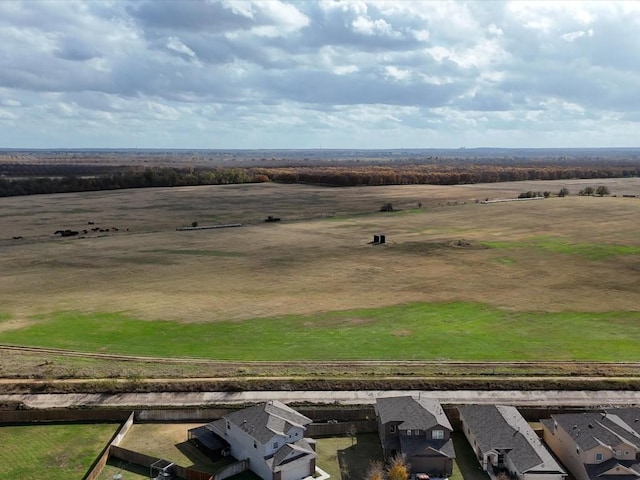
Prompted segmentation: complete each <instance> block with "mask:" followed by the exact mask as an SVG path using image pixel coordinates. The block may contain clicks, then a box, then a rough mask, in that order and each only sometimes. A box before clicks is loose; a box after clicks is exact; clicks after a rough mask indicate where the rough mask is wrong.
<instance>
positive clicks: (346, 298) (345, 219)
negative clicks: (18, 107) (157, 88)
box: [0, 179, 640, 358]
mask: <svg viewBox="0 0 640 480" xmlns="http://www.w3.org/2000/svg"><path fill="white" fill-rule="evenodd" d="M586 185H593V186H597V185H608V186H609V188H610V190H611V192H612V194H614V195H618V196H617V197H615V198H614V197H604V198H596V197H578V196H577V195H575V194H576V193H577V191H578V190H579V189H581V188H584V186H586ZM563 186H568V188H569V190H570V191H571V193H572V195H570V196H569V197H566V198H549V199H545V200H536V201H525V202H510V203H497V204H488V205H483V204H480V203H476V202H475V200H477V199H480V200H484V199H485V198H509V197H515V196H517V194H518V193H520V192H522V191H527V190H534V191H545V190H548V191H552V192H557V191H559V190H560V188H562V187H563ZM622 194H640V179H609V180H601V181H578V180H576V181H571V182H517V183H505V184H488V185H461V186H452V187H444V186H392V187H368V188H323V187H316V186H303V185H276V184H256V185H237V186H236V185H233V186H217V187H185V188H174V189H144V190H123V191H112V192H89V193H81V194H63V195H52V196H34V197H20V198H19V197H13V198H3V199H0V206H1V207H2V208H1V210H0V212H1V213H0V232H2V235H3V238H2V239H0V243H1V247H2V252H3V253H2V255H1V256H0V342H9V341H15V342H17V343H19V342H20V338H22V339H23V340H24V341H25V342H26V341H28V342H29V343H30V344H34V345H39V344H42V345H48V344H51V343H54V344H56V345H62V346H63V347H64V348H71V349H79V350H83V349H87V348H88V349H91V350H102V351H111V350H112V349H114V351H115V350H118V348H120V349H119V351H122V346H121V347H118V346H117V343H118V342H117V341H116V340H114V341H113V343H112V342H111V341H107V340H108V339H109V338H114V339H115V338H117V336H118V335H120V334H124V333H125V331H126V332H127V333H126V334H127V335H128V336H129V339H128V340H126V341H124V340H123V341H122V343H121V345H127V344H129V345H131V350H136V351H138V352H142V351H145V352H147V351H149V350H153V346H152V345H153V342H154V340H155V339H156V337H155V336H154V333H153V332H155V334H161V330H159V329H162V328H164V327H167V328H169V327H170V328H169V329H168V330H167V332H169V331H170V332H171V335H172V336H175V337H176V338H180V334H181V332H182V333H183V334H184V337H185V338H186V337H187V336H189V337H191V336H194V335H195V337H194V338H195V339H196V340H197V339H199V338H202V339H204V338H206V336H202V324H210V323H212V322H213V323H219V324H220V325H219V326H218V327H217V328H219V329H220V330H219V333H222V332H223V331H228V332H231V333H228V334H229V335H235V336H242V335H245V332H248V331H250V330H251V327H250V326H249V325H244V323H245V322H244V321H247V320H253V321H252V325H256V326H257V325H261V324H260V323H259V322H263V323H268V322H267V321H266V320H256V319H268V318H274V320H273V323H274V325H275V324H277V323H278V322H287V321H297V322H302V324H303V325H304V322H305V321H308V322H311V323H312V324H313V323H314V322H316V321H322V322H326V323H325V324H324V326H322V328H323V329H327V330H329V328H328V327H331V326H333V327H335V329H338V327H343V326H344V325H345V324H344V322H345V320H344V318H343V315H342V314H340V313H335V314H332V313H331V312H340V311H345V310H351V311H359V310H362V309H384V308H387V307H388V310H387V313H383V314H381V315H383V316H384V315H387V316H389V317H388V319H387V320H386V321H392V320H393V316H394V315H399V317H402V315H403V314H402V311H403V308H410V307H396V308H398V309H399V310H397V311H396V310H394V309H393V308H391V307H392V306H398V305H408V304H424V303H437V304H439V305H444V307H446V305H447V304H449V303H451V304H453V305H455V304H459V303H458V302H473V303H472V304H473V305H485V306H486V307H487V308H488V309H489V310H491V309H496V311H497V312H498V313H497V314H496V315H497V316H498V317H500V316H501V315H504V316H506V317H508V315H509V313H513V314H514V315H520V314H522V315H526V312H534V313H533V314H532V315H533V316H532V317H531V318H534V317H535V316H536V315H542V316H543V317H544V318H542V317H540V321H541V322H542V323H541V325H547V326H548V322H549V321H551V320H553V319H554V318H556V317H554V315H557V321H558V322H564V321H565V320H566V321H569V320H568V319H569V318H571V312H578V313H580V312H583V313H586V314H588V313H589V312H593V313H594V314H593V315H592V317H589V318H591V319H592V320H593V321H596V324H594V325H590V328H594V329H597V328H598V326H596V325H602V324H609V323H610V322H609V319H610V318H613V317H614V316H615V315H614V316H611V317H609V316H608V312H625V311H628V312H637V311H639V310H640V303H639V302H638V298H640V281H639V279H640V240H639V239H640V235H639V234H640V223H639V222H638V221H637V219H638V218H640V215H639V214H640V199H638V198H622V196H621V195H622ZM385 202H391V203H392V204H393V206H394V208H396V209H399V210H400V211H397V212H390V213H382V212H378V209H379V208H380V206H381V205H382V204H383V203H385ZM418 204H421V205H422V207H421V208H418ZM267 215H275V216H278V217H281V218H282V221H281V222H277V223H264V222H263V221H262V220H263V219H264V218H265V217H266V216H267ZM193 221H197V222H198V223H199V225H201V226H202V225H211V224H222V223H242V224H243V226H242V227H238V228H227V229H213V230H195V231H180V232H179V231H176V230H175V229H176V228H178V227H183V226H188V225H190V224H191V222H193ZM89 222H93V225H96V226H98V225H99V226H101V227H106V228H110V231H109V232H98V233H94V232H91V233H89V234H87V235H84V237H85V238H78V237H73V238H59V237H58V236H55V235H53V232H54V231H55V230H58V229H66V228H70V229H75V230H81V229H86V228H87V226H89V227H91V226H90V225H88V223H89ZM112 227H116V228H117V229H118V231H113V228H112ZM127 229H128V231H127ZM377 233H384V234H386V236H387V242H388V243H387V244H386V245H375V246H374V245H370V244H369V242H370V241H371V240H372V237H373V234H377ZM12 236H21V237H23V238H22V239H18V240H13V239H12V238H11V237H12ZM467 305H469V304H467ZM444 307H443V308H444ZM420 308H423V309H427V310H428V308H427V307H425V306H424V305H423V306H422V307H420ZM434 308H435V309H434V310H433V311H434V312H435V314H436V315H437V313H438V308H441V307H437V306H436V307H434ZM477 308H478V309H479V310H482V309H483V308H484V307H481V306H478V307H477ZM425 311H426V310H425ZM371 312H372V313H370V316H371V317H372V318H377V316H376V314H375V313H373V311H371ZM389 312H390V313H389ZM477 313H478V312H475V311H471V312H470V313H469V314H468V316H467V317H465V318H462V319H461V320H464V321H467V320H468V321H472V320H473V318H474V317H476V316H477ZM422 314H424V312H423V313H421V315H422ZM547 314H548V315H547ZM350 315H351V318H350V319H349V320H348V322H347V324H348V328H353V329H359V330H360V331H364V332H366V329H367V327H368V325H370V324H376V325H377V323H376V322H377V320H376V322H372V321H371V320H369V318H368V317H366V316H365V317H366V318H362V319H360V320H359V319H358V318H355V317H354V315H355V314H353V312H352V314H350ZM367 315H369V314H367ZM621 315H623V314H621ZM305 316H310V317H309V319H308V320H305ZM355 316H357V315H355ZM623 316H624V315H623ZM506 317H505V318H506ZM74 318H75V320H73V319H74ZM123 318H124V319H130V321H128V322H124V323H123V322H122V321H121V319H123ZM500 318H502V317H500ZM519 318H520V317H519ZM524 318H525V320H524V322H525V323H526V317H524ZM536 318H537V317H536ZM616 318H617V317H616ZM60 319H63V320H64V321H63V322H62V323H60ZM83 319H84V320H83ZM292 319H293V320H292ZM545 319H546V320H545ZM160 320H162V321H166V323H160V322H157V321H160ZM455 320H456V318H451V325H452V328H453V330H451V332H454V331H455ZM543 320H544V321H543ZM82 321H86V322H87V323H86V325H85V326H84V327H90V328H84V327H83V325H82V323H81V322H82ZM147 321H153V322H151V324H150V325H149V328H148V330H147V329H146V327H144V325H145V324H146V322H147ZM585 321H586V320H585ZM589 321H591V320H589ZM78 322H80V323H78ZM256 322H258V323H256ZM544 322H547V323H544ZM598 322H599V323H598ZM625 322H626V323H625V324H624V328H622V326H621V329H620V330H618V331H617V332H616V333H617V334H618V335H622V336H624V335H627V334H629V335H631V336H632V337H633V333H632V331H633V329H634V328H636V327H635V324H636V323H637V319H636V318H635V314H629V316H628V318H627V320H625ZM400 323H401V322H400ZM126 324H129V325H135V326H137V327H136V328H138V327H139V329H138V330H137V332H138V334H136V332H135V331H134V332H132V331H130V330H129V329H127V328H125V326H126ZM189 324H199V325H200V326H199V327H191V326H189ZM38 325H41V327H39V328H36V329H33V328H29V327H32V326H38ZM287 325H288V324H284V326H283V324H280V327H281V330H280V331H279V332H275V333H276V336H275V337H274V339H273V341H274V342H276V343H275V344H274V350H277V348H278V344H277V339H278V336H277V335H278V334H279V335H282V334H283V333H284V332H286V330H283V329H286V328H288V327H287ZM99 326H101V327H100V328H98V327H99ZM205 326H206V325H205ZM65 328H68V331H67V332H66V333H67V334H68V335H63V333H64V330H65ZM191 328H196V329H195V330H194V331H191V330H190V329H191ZM260 328H262V327H260ZM418 328H419V327H418V326H415V325H414V326H406V327H400V326H399V327H398V328H396V329H395V330H394V331H395V334H394V335H395V336H396V338H399V339H403V338H405V339H406V338H407V337H409V338H410V337H411V336H412V335H415V332H416V331H417V330H418ZM492 328H499V327H496V326H492ZM545 328H546V327H545ZM83 329H84V330H85V331H84V333H82V332H83ZM105 329H106V330H109V332H107V333H106V334H105V333H104V330H105ZM314 329H315V326H314V328H310V329H309V330H310V331H315V330H314ZM274 330H275V329H274ZM294 330H295V329H294ZM405 330H406V331H405ZM472 330H473V329H472ZM477 330H478V331H484V330H483V328H482V327H478V328H477ZM501 330H502V329H501ZM76 331H77V332H81V333H82V334H80V335H76V334H75V333H74V332H76ZM91 331H94V332H102V333H98V334H97V336H95V337H93V340H91V335H89V333H90V332H91ZM216 331H217V330H216V329H213V330H211V333H210V334H211V335H215V334H216ZM258 331H260V330H258ZM403 331H405V333H403ZM507 331H509V330H506V329H505V330H502V331H501V332H500V335H501V336H504V335H505V332H507ZM56 332H59V333H60V335H57V334H56ZM451 332H450V333H451ZM85 333H86V335H85V337H86V339H87V341H86V343H85V340H83V335H84V334H85ZM316 333H317V332H316ZM636 333H637V332H636ZM369 334H370V335H375V331H371V332H369ZM569 334H570V333H569ZM101 335H106V336H105V337H101ZM545 335H546V333H545V331H541V332H540V338H541V339H543V338H544V336H545ZM445 336H446V334H445ZM218 339H219V338H218ZM264 340H265V341H266V339H264ZM94 341H95V342H96V343H95V344H94V343H92V342H94ZM100 341H104V342H105V343H104V344H103V345H102V346H100V345H99V344H98V343H97V342H100ZM308 341H310V342H313V341H314V340H313V339H311V340H308ZM176 343H179V342H176ZM190 343H191V342H186V343H185V345H184V347H183V348H182V349H179V348H178V347H174V349H177V351H175V350H174V351H167V354H170V355H179V354H182V355H189V354H195V352H194V351H193V349H190V348H187V346H188V344H190ZM266 343H267V344H268V341H266ZM231 345H233V342H232V343H231ZM254 345H255V343H254ZM163 348H169V347H165V345H164V344H163V343H162V342H160V343H158V344H156V348H155V351H154V354H155V355H163ZM203 348H204V347H203ZM261 348H264V347H261ZM126 350H129V348H126ZM196 350H197V349H196ZM268 350H269V349H268V348H267V349H266V350H265V351H268ZM190 352H193V353H190ZM547 353H548V352H547ZM620 353H621V354H622V351H621V352H620ZM543 354H544V351H543V353H540V352H535V355H543ZM386 355H387V354H386V353H381V354H380V357H381V358H385V357H386ZM210 356H215V352H211V353H210ZM605 356H606V355H605ZM524 357H525V358H528V357H527V355H526V354H524ZM395 358H397V355H396V357H395ZM404 358H406V357H404ZM485 358H486V357H485ZM538 358H540V357H538ZM560 358H563V357H562V356H560Z"/></svg>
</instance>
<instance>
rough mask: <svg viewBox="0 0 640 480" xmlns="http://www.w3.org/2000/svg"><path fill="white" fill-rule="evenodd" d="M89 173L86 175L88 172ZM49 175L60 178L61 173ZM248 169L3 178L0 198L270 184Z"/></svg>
mask: <svg viewBox="0 0 640 480" xmlns="http://www.w3.org/2000/svg"><path fill="white" fill-rule="evenodd" d="M85 173H86V172H85ZM50 175H60V173H59V172H56V173H50ZM255 177H256V175H255V174H253V173H252V172H251V171H250V170H249V169H246V168H213V169H206V170H205V169H201V170H196V169H192V168H188V169H180V168H164V167H154V168H145V169H144V170H138V171H136V170H129V171H123V172H115V173H109V174H102V175H100V174H98V175H91V176H79V175H70V176H46V177H40V176H37V177H28V178H14V179H10V178H8V177H6V178H0V197H9V196H14V195H36V194H42V193H66V192H85V191H94V190H117V189H121V188H145V187H181V186H188V185H224V184H230V183H249V182H257V181H267V180H268V179H264V178H263V177H261V176H258V177H259V178H255Z"/></svg>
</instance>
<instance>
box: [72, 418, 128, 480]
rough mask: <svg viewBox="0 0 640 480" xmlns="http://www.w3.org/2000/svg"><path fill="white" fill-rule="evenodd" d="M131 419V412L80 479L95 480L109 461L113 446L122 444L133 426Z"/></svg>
mask: <svg viewBox="0 0 640 480" xmlns="http://www.w3.org/2000/svg"><path fill="white" fill-rule="evenodd" d="M133 419H134V414H133V412H132V413H130V414H129V418H128V419H127V421H126V422H124V423H123V424H122V426H121V427H120V428H119V429H118V431H116V433H115V435H114V436H113V438H112V439H111V441H110V442H109V443H108V444H107V446H106V447H105V448H104V450H102V452H101V453H100V456H99V457H98V458H97V459H96V460H95V461H94V462H93V465H91V468H89V471H88V472H87V473H86V474H85V476H84V477H82V478H83V480H95V479H96V478H98V475H100V472H101V471H102V469H103V468H104V466H105V465H106V464H107V461H108V460H109V455H110V454H111V449H112V448H113V447H114V446H117V445H120V442H122V440H123V439H124V437H125V435H126V434H127V433H128V432H129V430H130V429H131V426H132V425H133Z"/></svg>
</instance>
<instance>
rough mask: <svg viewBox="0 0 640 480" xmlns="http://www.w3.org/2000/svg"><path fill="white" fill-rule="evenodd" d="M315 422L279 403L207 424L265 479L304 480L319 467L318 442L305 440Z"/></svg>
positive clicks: (237, 455)
mask: <svg viewBox="0 0 640 480" xmlns="http://www.w3.org/2000/svg"><path fill="white" fill-rule="evenodd" d="M310 423H311V419H309V418H307V417H305V416H304V415H302V414H300V413H298V412H296V411H295V410H293V409H292V408H290V407H288V406H287V405H285V404H284V403H282V402H279V401H277V400H273V401H269V402H266V403H262V404H259V405H256V406H253V407H249V408H244V409H242V410H238V411H235V412H232V413H229V414H227V415H224V416H223V417H222V418H221V419H219V420H216V421H214V422H211V423H210V424H208V425H207V428H208V430H210V431H211V432H212V433H213V434H215V435H217V436H219V437H220V438H221V439H223V440H225V441H226V442H227V443H228V444H229V449H230V452H231V455H233V457H234V458H236V459H238V460H244V459H249V469H250V470H251V471H252V472H254V473H255V474H256V475H258V476H259V477H261V478H262V479H263V480H301V479H302V478H305V477H308V476H310V475H313V474H314V472H315V467H316V457H317V455H316V452H315V441H314V440H313V439H310V438H304V432H305V430H306V425H308V424H310Z"/></svg>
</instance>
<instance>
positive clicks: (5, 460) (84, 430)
mask: <svg viewBox="0 0 640 480" xmlns="http://www.w3.org/2000/svg"><path fill="white" fill-rule="evenodd" d="M117 428H118V426H117V425H110V424H106V425H105V424H100V425H39V426H16V427H13V426H12V427H1V428H0V475H1V476H2V478H15V479H27V478H28V479H31V480H40V479H42V480H67V479H69V478H82V476H83V475H84V474H85V473H86V472H87V470H88V469H89V467H90V466H91V464H92V463H93V461H94V460H95V459H96V458H97V456H98V455H99V454H100V452H101V451H102V449H103V448H104V447H105V445H106V444H107V442H108V441H109V439H110V438H111V436H112V435H113V434H114V432H115V430H116V429H117Z"/></svg>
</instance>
